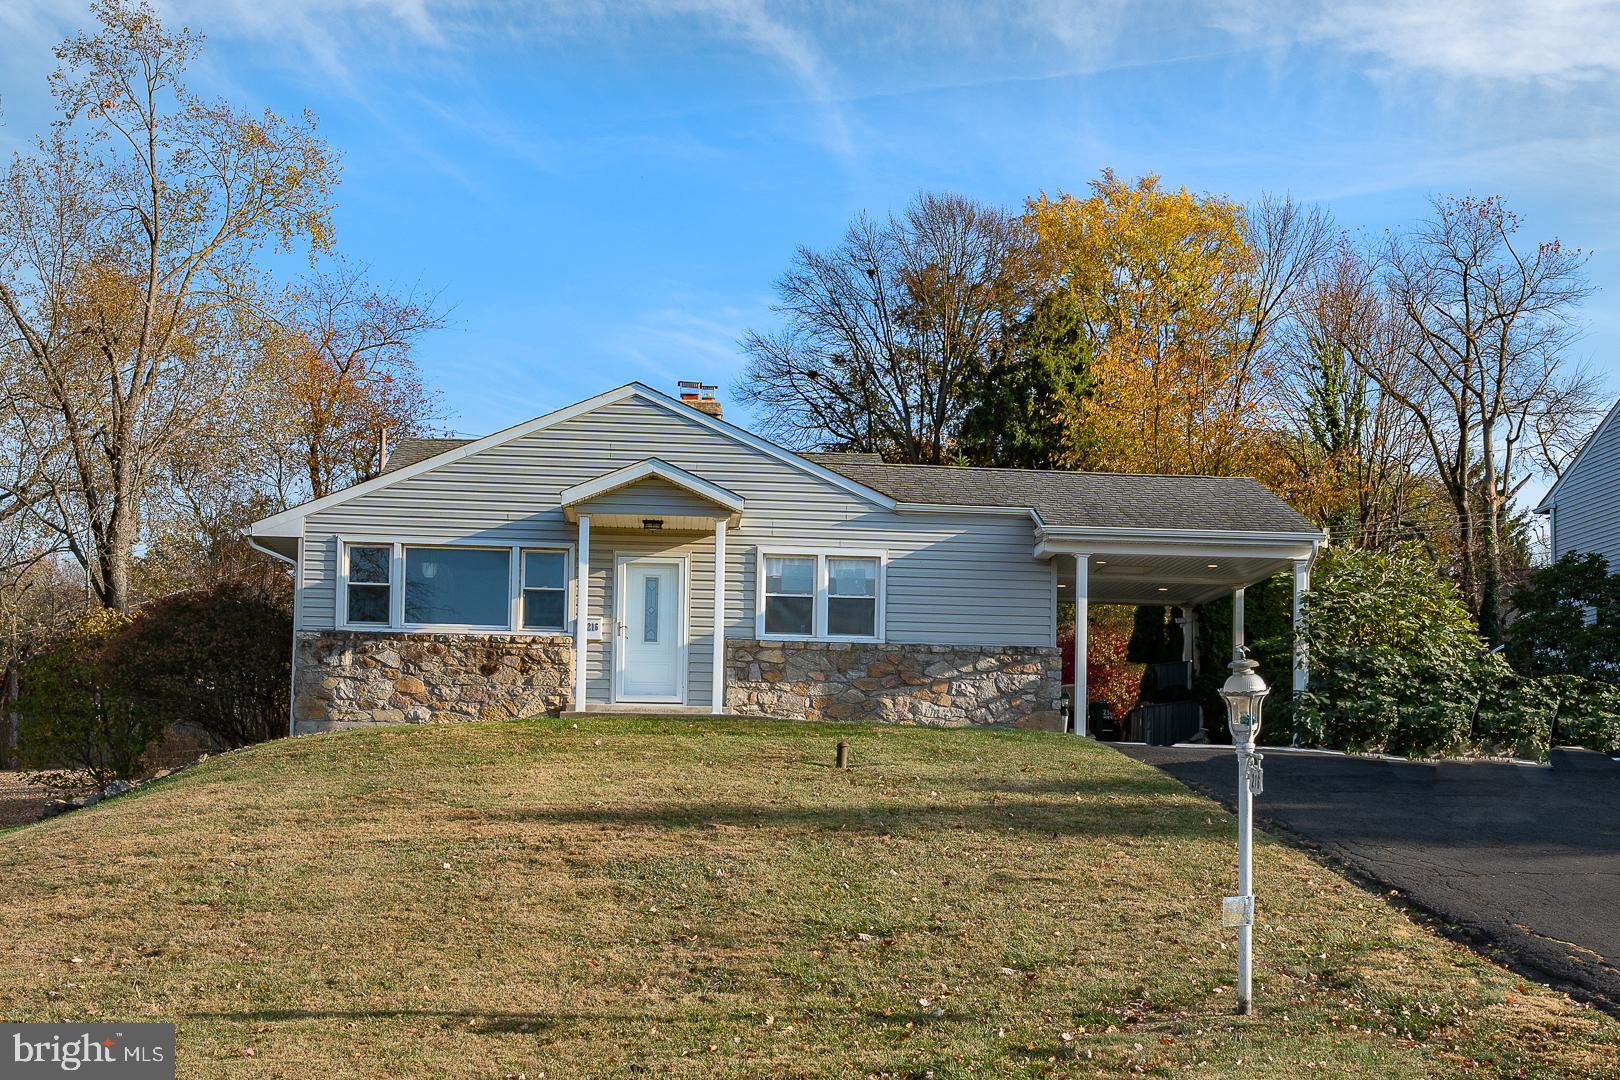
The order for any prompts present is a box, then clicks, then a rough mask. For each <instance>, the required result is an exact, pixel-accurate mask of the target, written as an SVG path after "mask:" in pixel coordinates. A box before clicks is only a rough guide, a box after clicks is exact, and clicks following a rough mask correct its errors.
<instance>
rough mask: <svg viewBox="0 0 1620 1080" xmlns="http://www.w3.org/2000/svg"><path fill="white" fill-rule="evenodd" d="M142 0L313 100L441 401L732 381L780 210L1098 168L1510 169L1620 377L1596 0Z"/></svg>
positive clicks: (1467, 184) (39, 42) (246, 94)
mask: <svg viewBox="0 0 1620 1080" xmlns="http://www.w3.org/2000/svg"><path fill="white" fill-rule="evenodd" d="M159 7H160V9H161V10H163V11H164V12H165V13H166V15H168V16H169V17H170V18H171V20H173V21H177V22H185V23H188V24H190V25H191V26H193V28H195V29H198V30H201V31H203V32H205V33H206V34H207V35H208V37H209V44H208V49H207V53H206V56H205V59H204V61H203V62H202V64H201V66H200V67H199V69H198V70H197V71H196V73H195V75H194V77H193V84H194V86H195V88H197V89H199V90H202V91H204V92H206V93H209V94H223V95H225V96H228V97H230V98H231V99H232V100H233V101H236V102H237V103H238V104H243V105H254V106H266V107H270V108H273V109H276V110H278V111H282V112H293V111H295V110H298V109H302V108H309V109H312V110H313V111H314V112H315V113H316V114H317V115H318V116H319V117H320V119H321V124H322V131H323V133H324V134H325V136H326V137H327V138H328V139H329V140H330V141H331V142H332V143H333V145H334V146H336V147H337V148H339V149H340V150H341V152H342V155H343V162H344V179H343V184H342V186H341V188H340V190H339V192H338V200H339V203H340V207H339V212H338V219H337V223H338V230H339V232H338V239H339V244H340V246H341V247H342V249H343V250H344V251H346V252H347V253H348V254H349V255H350V256H351V257H352V258H354V259H356V260H358V261H361V262H364V263H368V264H370V266H371V267H372V271H373V276H374V277H375V278H377V279H380V280H382V281H384V282H390V283H392V284H394V285H395V286H396V287H399V288H410V287H413V286H415V287H418V288H420V289H422V290H424V291H428V292H434V293H437V294H438V295H439V297H440V300H441V303H442V304H443V305H444V307H445V308H446V309H448V311H449V317H450V325H449V327H448V328H447V329H445V330H443V331H441V332H439V333H437V334H436V335H434V336H433V337H432V338H431V339H430V340H429V341H427V342H426V343H425V344H424V345H423V347H422V349H421V352H420V360H421V362H422V365H423V367H424V369H425V372H426V374H427V376H428V378H429V380H430V381H431V382H432V383H433V384H434V385H435V386H437V387H438V388H439V389H440V390H442V391H443V394H444V405H445V412H446V419H445V423H446V426H447V427H448V428H450V429H452V430H455V431H458V432H465V433H483V432H487V431H490V430H494V429H496V428H498V427H501V426H504V425H506V424H509V423H512V422H515V421H517V420H521V419H524V418H527V417H529V416H532V415H536V414H538V413H541V412H544V411H546V410H548V409H550V408H553V407H556V406H558V405H562V404H566V403H568V402H570V401H573V400H576V399H578V398H581V397H585V396H588V395H589V394H592V393H595V392H597V391H599V390H601V389H604V388H606V387H609V386H613V385H617V384H619V383H622V382H625V381H627V380H630V379H641V380H644V381H647V382H649V383H652V384H653V385H655V386H659V387H664V388H670V387H672V386H673V383H674V381H675V380H676V379H679V378H685V377H692V378H703V379H707V380H708V381H711V382H717V383H720V384H721V385H722V386H723V387H725V388H726V390H729V389H730V387H731V385H732V384H733V382H734V381H735V379H736V378H737V377H738V375H739V374H740V371H741V367H742V358H741V356H740V354H739V351H738V349H737V346H736V342H737V339H738V338H739V337H740V336H741V335H742V333H743V331H744V330H745V329H747V328H749V327H757V326H765V325H769V324H770V322H771V319H772V316H771V313H770V304H771V282H772V280H773V279H774V278H775V277H776V276H777V275H778V274H779V273H780V272H781V271H782V270H783V268H784V267H785V266H786V264H787V261H788V259H789V257H790V255H791V253H792V251H793V248H794V247H795V245H798V244H801V243H805V244H810V245H813V246H826V245H829V244H831V243H833V242H835V241H836V239H837V237H838V235H839V233H840V232H841V231H842V229H843V228H844V226H845V224H846V223H847V222H848V221H849V219H850V218H851V216H853V215H854V214H856V213H857V212H859V211H861V210H868V211H871V212H874V213H884V212H887V211H888V210H890V209H895V208H898V207H900V206H902V205H903V204H904V203H905V202H906V201H907V200H908V199H909V198H911V196H912V195H914V194H915V193H916V192H917V191H919V190H923V189H937V190H953V191H959V192H963V193H965V194H968V195H972V196H974V197H977V198H980V199H984V200H987V201H991V202H995V203H1000V204H1004V205H1007V206H1016V205H1017V204H1019V203H1020V202H1021V201H1022V200H1023V199H1024V198H1025V197H1026V196H1027V195H1030V194H1032V193H1035V192H1038V191H1042V190H1045V191H1058V190H1080V189H1081V188H1083V187H1084V185H1085V183H1086V182H1087V181H1088V180H1089V179H1091V178H1092V177H1094V176H1096V175H1097V173H1098V172H1099V171H1100V170H1101V169H1103V168H1105V167H1112V168H1114V169H1115V170H1117V171H1120V172H1122V173H1125V174H1129V175H1136V174H1140V173H1144V172H1155V173H1158V174H1160V175H1161V176H1163V177H1164V178H1165V179H1166V180H1167V181H1168V182H1170V183H1171V184H1176V185H1183V184H1184V185H1186V186H1188V187H1190V188H1193V189H1195V190H1201V191H1213V192H1221V193H1225V194H1227V195H1230V196H1232V197H1235V198H1237V199H1240V200H1245V199H1249V198H1252V197H1254V196H1255V195H1257V194H1259V193H1260V192H1262V191H1268V190H1269V191H1279V192H1282V191H1286V192H1290V193H1292V194H1293V195H1294V196H1296V197H1298V198H1301V199H1304V200H1307V201H1317V202H1321V203H1322V204H1324V205H1325V206H1326V207H1328V208H1329V209H1330V210H1331V211H1332V213H1333V214H1334V215H1335V217H1336V219H1337V220H1338V221H1339V223H1340V224H1341V225H1343V226H1344V227H1346V228H1348V229H1351V230H1353V231H1359V232H1363V233H1367V234H1376V233H1377V232H1378V231H1380V230H1382V229H1384V228H1386V227H1389V226H1393V225H1399V224H1403V223H1406V222H1408V221H1410V220H1412V219H1413V218H1414V217H1416V216H1418V215H1420V214H1421V213H1422V212H1423V211H1424V208H1425V205H1426V202H1427V200H1428V199H1429V197H1430V196H1431V195H1432V194H1434V193H1442V192H1443V193H1475V194H1483V193H1493V192H1494V193H1501V194H1504V195H1506V196H1507V197H1508V199H1509V201H1510V205H1511V206H1512V207H1513V208H1515V209H1516V210H1517V211H1518V212H1519V213H1520V214H1521V216H1522V218H1523V220H1524V224H1525V234H1526V235H1527V237H1529V238H1533V239H1542V238H1550V237H1554V236H1556V237H1559V238H1560V239H1562V240H1563V241H1565V242H1566V243H1573V244H1576V245H1579V246H1581V247H1583V248H1586V249H1589V250H1591V251H1592V253H1593V257H1592V261H1591V263H1590V276H1591V278H1592V280H1593V282H1594V283H1595V284H1596V285H1597V286H1598V287H1599V291H1598V293H1597V294H1596V296H1595V297H1594V298H1593V299H1592V300H1591V301H1590V302H1589V303H1588V305H1587V307H1586V318H1587V321H1588V333H1587V335H1586V337H1585V339H1584V340H1583V342H1582V343H1581V345H1580V347H1579V359H1581V360H1583V361H1585V362H1586V363H1588V364H1590V365H1591V367H1592V368H1593V369H1594V370H1596V371H1598V372H1599V373H1600V374H1601V375H1602V376H1603V378H1604V379H1605V380H1606V384H1607V388H1608V390H1609V391H1610V392H1611V393H1616V394H1620V348H1617V346H1620V210H1617V204H1616V198H1615V196H1616V190H1617V183H1616V181H1617V180H1620V124H1617V122H1616V121H1617V119H1620V95H1617V90H1620V12H1617V11H1616V10H1615V7H1614V6H1613V5H1608V4H1593V3H1583V2H1574V0H1541V2H1538V3H1536V4H1531V5H1523V4H1519V3H1497V2H1493V0H1453V2H1451V3H1446V4H1426V3H1422V2H1418V0H1407V2H1394V0H1371V2H1357V0H1352V2H1346V3H1314V2H1312V0H1299V2H1290V3H1282V2H1271V0H1231V2H1225V3H1212V4H1207V5H1197V6H1191V5H1174V4H1156V3H1151V2H1141V3H1124V2H1116V3H1083V2H1078V0H1071V2H1061V3H1041V2H1038V0H1037V2H1034V3H1025V4H1006V5H1000V4H996V3H971V4H969V3H955V2H953V0H941V2H936V3H928V4H917V5H907V6H903V5H893V4H882V3H847V4H846V3H841V2H839V0H831V2H825V3H816V4H802V5H778V4H769V3H764V2H759V0H676V2H669V3H638V2H635V0H621V2H616V3H615V2H609V3H589V2H579V3H568V2H562V3H544V2H533V3H516V2H513V3H479V2H476V0H454V2H444V3H440V2H435V0H214V2H203V0H164V2H162V3H160V4H159ZM1531 8H1533V9H1535V10H1534V11H1533V12H1531V11H1528V10H1526V9H1531ZM87 21H88V17H87V14H86V7H85V5H84V4H82V3H78V2H67V0H6V3H5V4H4V5H0V73H3V74H0V109H3V125H0V150H5V151H7V152H9V151H10V150H11V149H14V148H16V147H18V146H21V145H23V144H24V143H26V142H27V141H28V140H29V139H30V138H31V137H32V135H33V134H34V133H35V132H37V131H39V130H40V129H41V128H42V127H43V125H44V124H45V123H46V122H47V121H48V119H49V108H48V105H49V103H48V99H47V97H46V93H45V82H44V79H45V75H46V73H47V72H48V71H49V70H50V67H51V64H52V61H51V58H50V55H49V46H50V45H51V44H52V43H53V42H55V41H57V40H59V39H60V38H61V37H63V36H64V35H65V34H66V33H68V32H69V31H70V30H71V29H73V28H74V27H75V26H78V25H83V24H85V23H87ZM724 392H725V391H723V393H724ZM726 396H727V398H728V399H729V400H728V407H729V408H730V410H731V413H730V415H732V416H733V417H735V418H740V419H743V420H744V421H745V422H746V420H747V419H748V417H747V414H746V413H745V412H744V411H743V410H741V409H740V407H739V406H738V405H737V404H736V403H735V400H734V397H733V396H732V395H730V394H729V393H727V394H726Z"/></svg>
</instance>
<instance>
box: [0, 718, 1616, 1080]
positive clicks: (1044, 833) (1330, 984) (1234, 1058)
mask: <svg viewBox="0 0 1620 1080" xmlns="http://www.w3.org/2000/svg"><path fill="white" fill-rule="evenodd" d="M839 738H845V739H848V740H849V742H850V743H851V746H852V751H853V757H854V761H855V764H856V767H855V768H854V769H852V770H851V771H849V772H842V773H841V772H837V771H834V770H832V769H830V768H829V767H828V766H829V764H830V763H831V761H832V756H833V745H834V743H835V742H836V741H837V739H839ZM1233 841H1234V828H1233V823H1232V820H1231V818H1230V817H1228V816H1227V815H1226V814H1224V813H1223V812H1221V811H1220V810H1219V809H1218V808H1217V807H1216V806H1215V805H1214V804H1213V803H1210V802H1208V801H1207V800H1205V799H1202V798H1200V797H1197V796H1195V795H1192V794H1190V793H1189V792H1187V791H1186V790H1185V789H1183V788H1181V787H1180V786H1179V785H1177V784H1175V783H1174V782H1172V781H1170V780H1168V779H1166V778H1164V777H1163V776H1161V775H1160V774H1158V773H1157V772H1155V771H1153V770H1152V769H1149V768H1147V767H1145V766H1142V765H1139V764H1137V763H1135V762H1133V761H1130V760H1128V759H1126V758H1124V757H1122V756H1120V755H1118V754H1116V753H1114V752H1113V751H1111V750H1109V749H1108V748H1106V747H1103V746H1098V745H1096V744H1093V743H1088V742H1083V741H1080V740H1075V739H1072V738H1066V737H1063V736H1058V735H1048V734H1039V733H1023V732H1002V731H932V730H926V729H911V728H892V727H888V728H866V727H831V726H820V725H792V724H776V723H764V722H762V723H711V722H696V721H689V720H670V721H657V720H635V721H625V720H616V719H611V718H604V719H599V720H591V721H588V722H586V721H581V722H579V723H578V724H577V726H576V725H575V724H573V723H570V722H560V721H534V722H522V723H511V724H497V725H469V726H430V727H421V728H409V729H394V730H387V731H376V732H365V733H356V734H345V735H336V736H319V737H313V738H305V739H299V740H294V741H282V742H278V743H274V744H269V745H266V746H262V747H258V748H254V749H252V750H248V751H244V752H241V753H237V754H231V755H228V756H226V757H223V758H220V759H217V760H211V761H209V762H206V763H205V764H203V765H202V766H200V767H198V768H196V769H194V770H191V771H189V772H186V773H184V774H182V775H180V776H178V777H176V778H174V779H173V780H170V781H165V782H163V783H160V784H157V785H154V786H153V787H151V788H149V789H146V790H143V791H142V792H140V793H137V794H135V795H132V796H127V797H124V798H120V799H116V800H113V801H111V802H109V803H107V804H105V805H103V806H98V807H95V808H93V809H91V810H88V811H83V812H80V813H76V814H71V815H68V816H67V817H65V818H60V819H55V820H52V821H47V822H42V823H40V824H37V825H31V826H27V827H25V828H21V829H17V830H13V831H10V832H5V833H0V875H3V877H4V879H5V880H6V881H7V883H8V884H7V892H8V894H9V900H10V904H9V910H8V913H7V914H8V920H7V921H8V927H9V931H10V932H9V933H8V938H9V942H8V950H7V952H6V953H5V954H4V958H3V959H0V1011H3V1013H4V1014H5V1015H6V1016H7V1017H8V1018H9V1019H29V1020H47V1019H78V1020H86V1019H92V1018H108V1019H118V1020H138V1019H153V1020H157V1019H170V1020H175V1021H177V1022H178V1023H179V1025H180V1062H181V1068H180V1071H181V1075H183V1076H237V1075H240V1076H282V1077H306V1076H309V1075H312V1074H313V1073H315V1072H316V1071H317V1070H318V1071H319V1073H320V1074H321V1075H322V1076H323V1077H329V1078H335V1077H347V1076H374V1075H379V1074H380V1073H388V1074H392V1075H402V1076H424V1077H428V1076H435V1077H436V1076H452V1077H459V1076H467V1077H475V1076H478V1077H481V1076H515V1075H518V1074H524V1075H526V1076H528V1077H530V1078H534V1077H538V1076H540V1075H542V1074H543V1075H545V1076H547V1077H552V1078H557V1077H575V1076H647V1075H657V1076H673V1077H698V1076H702V1077H711V1076H714V1077H730V1076H735V1077H756V1076H826V1077H834V1076H840V1077H841V1076H850V1075H867V1074H872V1075H888V1076H900V1077H923V1076H930V1075H931V1076H933V1077H937V1078H941V1080H943V1078H945V1077H966V1076H995V1077H1019V1076H1053V1075H1078V1076H1088V1075H1119V1074H1121V1073H1127V1074H1130V1073H1134V1074H1145V1075H1150V1076H1207V1077H1224V1076H1231V1075H1234V1074H1236V1073H1239V1072H1241V1073H1242V1074H1243V1075H1245V1076H1254V1077H1272V1076H1297V1075H1301V1074H1306V1073H1310V1074H1315V1075H1318V1076H1324V1077H1335V1076H1353V1077H1392V1076H1467V1077H1486V1076H1509V1077H1514V1076H1535V1077H1547V1076H1571V1077H1574V1076H1591V1075H1596V1074H1598V1073H1600V1072H1601V1071H1602V1070H1604V1069H1606V1068H1607V1067H1608V1063H1609V1062H1610V1061H1612V1060H1613V1058H1614V1056H1615V1054H1616V1052H1617V1051H1620V1023H1617V1022H1616V1021H1614V1020H1612V1019H1610V1018H1608V1017H1606V1016H1604V1015H1602V1014H1600V1013H1597V1012H1594V1011H1592V1010H1590V1009H1586V1008H1584V1007H1581V1006H1578V1005H1576V1004H1574V1003H1572V1002H1571V1001H1570V1000H1569V999H1567V998H1566V997H1564V996H1562V995H1560V994H1557V993H1554V992H1552V991H1549V990H1547V989H1545V988H1542V987H1539V986H1535V985H1533V984H1525V983H1522V982H1520V981H1519V980H1517V979H1515V978H1514V977H1513V976H1512V975H1510V974H1508V973H1507V972H1505V971H1503V970H1502V969H1500V968H1498V967H1496V966H1494V965H1492V964H1490V963H1488V962H1486V961H1485V960H1482V959H1480V958H1479V957H1477V956H1475V955H1473V954H1472V953H1469V952H1468V951H1466V950H1464V949H1462V948H1460V947H1458V946H1456V945H1453V944H1451V943H1449V942H1447V941H1445V940H1443V939H1441V938H1439V937H1437V936H1435V935H1434V934H1432V933H1429V932H1428V931H1425V930H1423V929H1422V928H1420V927H1418V926H1416V925H1414V924H1413V923H1412V922H1410V921H1408V920H1407V919H1405V918H1404V917H1402V916H1401V915H1400V914H1399V913H1398V912H1395V911H1393V910H1391V909H1390V908H1389V907H1388V906H1387V905H1385V904H1384V903H1383V902H1382V901H1381V900H1379V899H1378V898H1377V897H1375V896H1372V895H1369V894H1368V893H1367V892H1365V891H1363V890H1361V889H1359V888H1357V887H1355V886H1352V885H1351V884H1349V883H1348V882H1346V881H1345V880H1343V879H1342V878H1340V877H1338V876H1336V875H1334V874H1332V873H1330V872H1328V871H1326V870H1323V869H1322V868H1320V867H1318V866H1316V865H1315V864H1313V863H1312V862H1310V861H1309V860H1308V859H1306V858H1305V857H1304V856H1303V855H1300V854H1299V853H1297V852H1295V851H1293V850H1291V849H1289V848H1286V847H1283V846H1280V845H1277V844H1273V843H1269V842H1268V843H1262V844H1261V845H1260V846H1259V851H1258V855H1257V859H1258V861H1257V873H1258V875H1259V881H1260V883H1261V889H1262V906H1261V923H1260V926H1259V927H1258V929H1257V933H1256V938H1257V949H1258V956H1259V968H1258V986H1257V992H1256V996H1257V1004H1258V1007H1259V1009H1260V1015H1259V1016H1258V1017H1256V1018H1254V1019H1239V1018H1237V1017H1234V1016H1232V1015H1231V1014H1230V1011H1229V1010H1230V1008H1231V1003H1232V994H1231V985H1232V968H1233V966H1234V960H1233V953H1232V948H1231V946H1232V940H1231V937H1230V934H1229V933H1227V932H1223V931H1222V930H1220V928H1219V926H1218V915H1219V900H1220V898H1221V897H1222V896H1223V895H1225V894H1226V893H1227V892H1229V891H1230V888H1231V883H1230V880H1229V879H1230V877H1231V874H1232V871H1231V864H1232V859H1233V854H1232V853H1233Z"/></svg>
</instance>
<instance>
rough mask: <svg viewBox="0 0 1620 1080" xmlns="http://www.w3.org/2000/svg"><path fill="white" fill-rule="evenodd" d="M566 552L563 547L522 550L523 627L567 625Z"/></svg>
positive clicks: (549, 627)
mask: <svg viewBox="0 0 1620 1080" xmlns="http://www.w3.org/2000/svg"><path fill="white" fill-rule="evenodd" d="M567 601H568V555H567V553H566V552H562V551H525V552H524V553H523V628H524V629H525V630H561V629H563V627H564V626H566V625H567V622H568V618H567V608H568V602H567Z"/></svg>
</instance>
